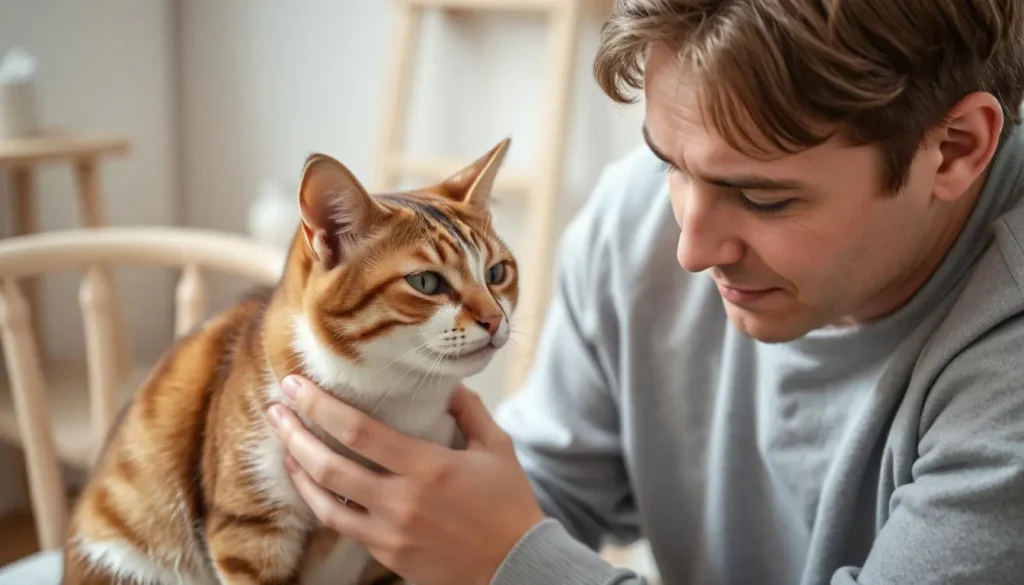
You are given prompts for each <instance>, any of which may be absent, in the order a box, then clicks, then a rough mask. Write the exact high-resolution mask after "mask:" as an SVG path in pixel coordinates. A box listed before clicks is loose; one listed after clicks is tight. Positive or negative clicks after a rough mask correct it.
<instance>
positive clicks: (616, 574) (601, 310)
mask: <svg viewBox="0 0 1024 585" xmlns="http://www.w3.org/2000/svg"><path fill="white" fill-rule="evenodd" d="M608 191H609V189H608V186H607V185H605V186H604V187H603V188H602V183H600V182H599V184H598V187H597V189H596V190H595V192H594V194H593V196H592V197H591V199H590V200H589V201H588V203H587V205H586V206H585V207H584V209H583V210H582V211H581V212H580V214H578V215H577V217H576V218H575V219H574V220H573V222H572V223H571V224H570V225H569V227H568V228H567V230H566V233H565V236H564V237H563V240H562V242H561V244H560V246H559V253H558V261H557V262H556V266H557V276H556V279H555V280H556V282H555V287H554V291H553V299H552V301H551V304H550V307H549V310H548V313H547V315H546V318H545V326H544V330H543V331H542V333H541V336H540V340H539V344H538V349H537V352H536V357H535V360H534V364H533V368H532V370H531V373H530V375H529V376H528V378H527V380H526V382H525V385H524V386H523V387H522V388H520V390H519V392H517V393H516V394H515V396H514V397H513V398H511V399H509V400H508V401H506V402H505V403H504V404H503V405H501V407H500V408H499V409H498V413H497V417H496V418H497V420H498V422H499V423H500V424H501V425H502V427H503V428H504V430H505V431H506V432H507V433H508V434H509V435H510V436H511V437H512V439H513V441H514V443H515V446H516V452H517V455H518V458H519V461H520V463H521V464H522V466H523V468H524V469H525V471H526V473H527V476H528V477H529V479H530V481H531V483H532V484H533V487H534V490H535V492H536V494H537V498H538V500H539V502H540V505H541V507H542V508H543V510H544V512H545V513H546V514H547V516H548V517H549V518H550V521H548V522H545V523H543V524H542V525H540V526H538V527H537V528H536V529H535V530H534V531H533V532H531V533H530V534H528V535H527V536H526V537H525V538H524V539H523V541H522V542H521V543H520V544H519V546H518V547H517V548H516V549H515V551H513V553H512V554H511V555H510V556H509V557H508V559H507V560H506V562H505V565H504V566H503V567H502V570H501V572H500V573H499V574H498V576H497V578H496V580H495V582H494V583H495V584H496V585H513V584H515V585H523V584H530V583H537V584H540V583H545V584H547V583H559V584H565V585H572V584H576V583H579V584H581V585H582V584H587V585H590V584H598V583H601V584H604V583H615V584H618V583H623V584H627V583H628V584H639V583H644V581H643V580H641V579H640V578H639V577H638V576H636V575H635V574H632V573H628V572H625V571H620V570H616V569H613V568H612V567H611V566H610V565H609V564H607V563H606V562H605V561H604V560H603V559H602V558H601V557H600V556H599V555H598V554H597V553H596V552H595V551H596V550H597V549H598V548H599V547H600V546H601V544H603V543H604V542H605V541H606V540H608V539H613V540H615V541H617V542H628V541H634V540H636V539H637V537H638V533H639V529H638V521H637V518H636V505H635V503H634V499H633V494H632V490H631V488H630V484H629V479H628V475H627V472H626V468H625V465H624V462H623V455H622V442H621V434H620V429H619V425H620V414H619V409H618V403H617V401H616V400H615V398H614V397H613V396H614V379H615V377H616V376H615V371H614V361H615V360H614V359H612V358H610V357H609V353H610V351H609V350H608V348H609V347H614V346H615V344H616V343H617V342H616V340H615V338H614V334H613V333H611V332H612V331H614V328H615V324H614V323H613V321H614V316H613V315H612V316H609V315H611V314H613V313H614V311H613V310H612V309H611V308H610V305H611V304H612V303H611V301H610V299H609V295H610V293H609V289H610V288H611V287H609V283H608V282H607V277H608V274H609V270H608V268H607V266H605V264H607V263H608V255H607V254H605V253H603V251H602V250H603V249H606V248H607V244H604V246H603V245H602V244H603V242H602V240H603V239H604V238H603V237H602V234H601V231H602V226H603V224H602V221H601V214H602V213H607V212H608V210H607V208H606V200H607V198H608V197H610V196H613V195H614V192H615V189H612V193H611V194H609V192H608Z"/></svg>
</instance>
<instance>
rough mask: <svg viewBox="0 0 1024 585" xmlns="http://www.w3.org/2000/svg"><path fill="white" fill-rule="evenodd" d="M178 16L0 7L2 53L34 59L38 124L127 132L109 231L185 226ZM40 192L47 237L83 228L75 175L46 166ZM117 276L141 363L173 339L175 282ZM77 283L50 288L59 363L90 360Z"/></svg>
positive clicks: (134, 9)
mask: <svg viewBox="0 0 1024 585" xmlns="http://www.w3.org/2000/svg"><path fill="white" fill-rule="evenodd" d="M174 14H175V13H174V2H172V1H170V0H147V1H142V2H140V1H137V0H90V1H89V2H66V1H65V0H3V1H2V2H0V51H6V50H7V49H8V48H10V47H11V46H13V45H21V46H23V47H25V48H26V49H27V50H28V51H29V52H31V53H32V54H33V55H35V56H36V57H37V59H38V62H39V72H38V80H37V83H38V88H37V93H38V111H39V118H40V121H41V123H42V124H43V125H45V126H48V127H60V128H65V129H68V130H73V131H78V130H80V131H87V132H97V133H115V134H120V135H122V136H124V137H126V138H127V139H128V140H129V141H130V142H131V144H132V151H131V153H130V154H129V155H128V156H125V157H117V158H109V159H105V160H104V162H103V163H102V164H101V166H100V184H101V188H102V195H103V204H104V206H105V208H106V211H107V214H106V215H107V222H108V223H109V224H114V225H124V224H173V223H176V222H177V220H178V209H177V206H178V185H177V175H178V174H177V166H178V162H177V142H176V132H177V103H176V91H175V79H174V77H175V63H176V55H175V52H176V49H175V42H176V41H175V32H174V28H175V23H174ZM37 184H38V193H37V201H38V204H37V205H38V209H39V216H40V217H39V227H40V229H41V230H54V229H61V228H70V227H76V226H78V225H80V223H79V215H78V209H79V208H78V201H77V199H76V196H77V191H76V187H75V182H74V179H73V175H72V173H71V170H70V168H69V167H68V165H57V164H54V165H48V166H47V167H45V168H44V169H43V170H42V172H41V173H40V175H39V178H38V183H37ZM8 199H9V198H7V197H5V198H4V199H3V208H2V209H3V212H2V213H3V214H4V215H7V214H8V210H9V209H10V207H9V203H8ZM8 227H9V226H8ZM118 276H119V281H120V285H121V294H122V296H123V300H124V301H125V310H126V311H127V315H126V317H127V319H126V320H127V322H128V324H129V325H130V326H131V331H130V334H131V336H132V339H133V340H135V341H137V342H139V343H140V344H141V345H142V348H141V351H142V352H144V353H150V354H152V353H154V352H156V351H159V349H160V347H161V345H162V344H165V343H166V340H167V339H169V335H170V332H171V313H170V304H169V303H170V299H171V296H170V295H171V290H170V288H169V286H168V284H167V282H169V281H167V280H166V278H167V277H169V275H167V276H164V275H162V274H160V273H155V272H154V273H151V272H144V273H143V272H139V271H122V272H121V273H119V275H118ZM77 282H78V275H73V276H72V275H67V276H65V277H60V278H53V279H47V280H45V281H44V283H43V286H44V296H45V312H44V314H45V317H46V321H47V326H46V343H47V346H48V347H49V348H50V349H51V350H52V351H53V352H54V354H56V355H58V356H65V355H66V356H69V357H75V356H81V355H82V352H83V351H84V346H83V341H82V328H81V314H80V312H79V310H78V303H77V292H76V287H77Z"/></svg>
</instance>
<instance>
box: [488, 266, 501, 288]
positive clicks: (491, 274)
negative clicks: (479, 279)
mask: <svg viewBox="0 0 1024 585" xmlns="http://www.w3.org/2000/svg"><path fill="white" fill-rule="evenodd" d="M503 280H505V263H504V262H498V263H497V264H495V265H494V266H491V269H490V270H488V271H487V284H498V283H500V282H502V281H503Z"/></svg>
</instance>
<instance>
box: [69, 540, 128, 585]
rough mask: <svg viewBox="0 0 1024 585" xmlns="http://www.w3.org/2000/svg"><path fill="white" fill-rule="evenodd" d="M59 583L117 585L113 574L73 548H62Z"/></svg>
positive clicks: (70, 584) (71, 584)
mask: <svg viewBox="0 0 1024 585" xmlns="http://www.w3.org/2000/svg"><path fill="white" fill-rule="evenodd" d="M60 585H117V579H116V578H115V577H114V575H113V574H112V573H111V572H110V571H108V570H106V569H105V568H103V567H96V566H93V565H92V564H91V563H89V562H88V561H87V560H86V559H85V558H84V557H82V556H81V555H79V554H77V552H75V551H74V549H71V548H70V547H67V548H65V549H64V566H63V570H62V575H61V581H60Z"/></svg>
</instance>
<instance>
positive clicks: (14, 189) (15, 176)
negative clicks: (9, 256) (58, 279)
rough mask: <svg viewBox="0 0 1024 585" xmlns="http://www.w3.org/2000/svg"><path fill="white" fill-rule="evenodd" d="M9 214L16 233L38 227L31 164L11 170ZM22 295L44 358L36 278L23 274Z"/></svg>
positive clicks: (21, 233) (33, 231)
mask: <svg viewBox="0 0 1024 585" xmlns="http://www.w3.org/2000/svg"><path fill="white" fill-rule="evenodd" d="M11 195H12V196H13V197H12V198H11V204H12V205H13V209H12V210H11V211H12V213H11V217H12V218H14V220H15V221H16V222H17V223H16V225H15V226H14V233H15V235H19V236H23V235H29V234H34V233H36V232H38V231H39V220H38V217H37V216H38V212H37V211H36V181H35V169H33V168H32V167H30V166H19V167H15V168H14V169H13V171H12V172H11ZM22 285H23V288H24V290H25V296H27V297H28V303H29V310H30V311H31V313H32V330H33V331H35V332H36V335H37V342H38V344H39V346H38V348H39V353H40V356H41V357H42V359H43V360H45V359H46V343H45V339H46V333H45V329H44V328H43V327H44V323H43V299H42V296H41V295H40V292H39V289H40V287H39V279H38V278H26V279H24V280H23V281H22Z"/></svg>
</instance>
